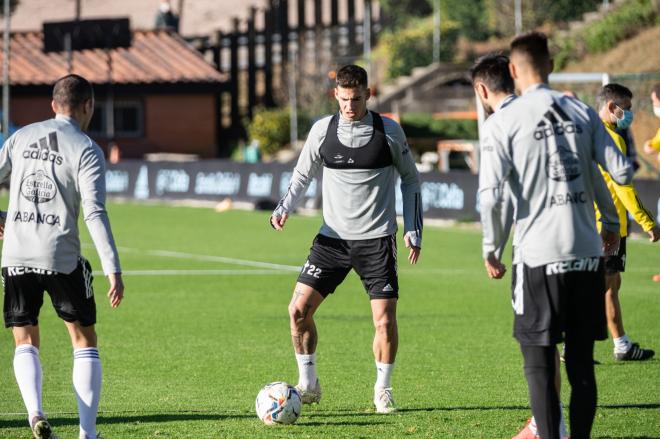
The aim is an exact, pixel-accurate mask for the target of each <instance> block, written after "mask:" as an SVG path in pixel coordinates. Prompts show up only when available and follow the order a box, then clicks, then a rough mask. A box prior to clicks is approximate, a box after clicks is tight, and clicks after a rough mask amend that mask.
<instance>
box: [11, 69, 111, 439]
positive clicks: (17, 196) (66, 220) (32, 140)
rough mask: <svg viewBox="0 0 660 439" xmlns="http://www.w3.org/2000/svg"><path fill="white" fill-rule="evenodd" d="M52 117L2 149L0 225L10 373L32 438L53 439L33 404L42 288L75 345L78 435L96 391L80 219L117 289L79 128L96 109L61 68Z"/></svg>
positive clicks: (97, 152)
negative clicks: (5, 187) (5, 188)
mask: <svg viewBox="0 0 660 439" xmlns="http://www.w3.org/2000/svg"><path fill="white" fill-rule="evenodd" d="M52 108H53V111H54V112H55V118H54V119H49V120H46V121H43V122H39V123H35V124H32V125H28V126H26V127H24V128H22V129H20V130H19V131H17V132H16V133H15V134H14V135H13V136H11V137H10V138H9V139H8V140H7V142H5V144H4V147H3V148H2V151H0V182H5V181H7V180H10V185H9V207H8V210H7V215H6V224H5V225H4V226H3V227H2V232H3V234H4V236H3V238H4V243H3V247H2V280H3V284H4V290H5V300H4V319H5V326H6V327H11V328H12V331H13V335H14V340H15V342H16V352H15V355H14V372H15V375H16V381H17V382H18V387H19V389H20V391H21V395H22V397H23V401H24V402H25V407H26V408H27V412H28V422H29V423H30V427H31V428H32V432H33V434H34V437H35V438H54V437H55V434H54V433H53V431H52V429H51V426H50V424H49V423H48V421H47V420H46V417H45V414H44V412H43V407H42V402H41V393H42V392H41V388H42V369H41V361H40V359H39V326H38V325H39V320H38V318H39V311H40V309H41V306H42V304H43V294H44V290H45V291H47V292H48V294H49V295H50V298H51V301H52V302H53V306H54V308H55V311H56V312H57V315H58V316H59V317H60V318H61V319H62V320H64V323H65V325H66V328H67V330H68V332H69V335H70V337H71V343H72V345H73V388H74V391H75V394H76V398H77V400H78V413H79V416H80V438H81V439H96V438H97V437H98V434H97V431H96V416H97V411H98V404H99V397H100V391H101V361H100V359H99V352H98V349H97V338H96V331H95V329H94V324H95V323H96V304H95V301H94V291H93V289H92V280H93V278H92V270H91V267H90V264H89V262H87V260H86V259H85V258H83V257H82V256H81V252H80V238H79V232H78V216H79V213H80V208H81V207H82V210H83V214H84V220H85V223H86V224H87V228H88V230H89V233H90V235H91V237H92V240H93V241H94V245H95V247H96V250H97V251H98V254H99V256H100V258H101V264H102V265H103V272H104V273H105V275H106V276H107V277H108V280H109V282H110V289H109V291H108V298H109V299H110V305H111V306H112V307H113V308H114V307H117V306H119V304H120V303H121V301H122V298H123V296H124V285H123V282H122V278H121V269H120V266H119V257H118V254H117V249H116V247H115V243H114V239H113V237H112V231H111V230H110V223H109V220H108V215H107V212H106V210H105V160H104V158H103V152H102V151H101V148H99V146H98V145H97V144H96V143H94V141H93V140H92V139H90V138H89V137H88V136H87V135H85V134H84V132H83V131H84V130H86V129H87V127H88V126H89V122H90V120H91V118H92V114H93V111H94V93H93V90H92V86H91V84H90V83H89V82H88V81H87V80H86V79H84V78H83V77H81V76H78V75H67V76H65V77H63V78H60V79H59V80H58V81H57V82H56V83H55V86H54V87H53V101H52Z"/></svg>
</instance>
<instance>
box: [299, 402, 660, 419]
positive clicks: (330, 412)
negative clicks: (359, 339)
mask: <svg viewBox="0 0 660 439" xmlns="http://www.w3.org/2000/svg"><path fill="white" fill-rule="evenodd" d="M598 408H599V409H606V410H619V409H642V410H654V409H658V408H660V404H659V403H646V404H606V405H599V406H598ZM491 410H514V411H515V410H529V406H527V405H510V406H490V407H485V406H474V407H410V408H407V407H403V408H399V410H398V411H397V413H398V414H405V413H416V412H453V411H458V412H460V411H491ZM375 415H376V414H375V413H374V412H373V411H368V410H365V411H355V410H351V409H345V410H341V409H339V410H338V409H335V410H328V411H325V410H318V411H313V412H305V417H307V418H314V417H321V416H322V417H328V416H346V417H349V416H356V417H357V416H375Z"/></svg>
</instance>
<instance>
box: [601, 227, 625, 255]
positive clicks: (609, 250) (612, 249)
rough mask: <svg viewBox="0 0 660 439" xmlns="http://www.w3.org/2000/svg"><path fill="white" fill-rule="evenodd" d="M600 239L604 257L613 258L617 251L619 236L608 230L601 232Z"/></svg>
mask: <svg viewBox="0 0 660 439" xmlns="http://www.w3.org/2000/svg"><path fill="white" fill-rule="evenodd" d="M600 237H601V239H602V240H603V253H604V254H605V256H606V257H607V256H614V255H616V254H617V253H618V251H619V242H620V241H621V236H619V234H618V233H617V232H611V231H609V230H605V229H603V230H601V232H600Z"/></svg>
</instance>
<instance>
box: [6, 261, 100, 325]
mask: <svg viewBox="0 0 660 439" xmlns="http://www.w3.org/2000/svg"><path fill="white" fill-rule="evenodd" d="M93 280H94V278H93V277H92V267H91V266H90V265H89V262H88V261H87V260H86V259H84V258H82V257H81V258H80V259H79V260H78V266H77V267H76V269H75V270H73V271H72V272H71V273H69V274H62V273H57V272H53V271H46V270H42V269H38V268H28V267H4V268H3V269H2V281H3V284H4V288H5V303H4V315H5V327H7V328H9V327H12V326H28V325H33V326H36V325H37V324H39V310H40V309H41V305H43V303H44V291H48V294H49V295H50V300H51V302H52V303H53V307H54V308H55V311H56V312H57V315H58V316H60V318H61V319H62V320H65V321H67V322H75V321H78V322H80V324H81V325H82V326H90V325H93V324H95V323H96V303H95V302H94V290H93V288H92V281H93Z"/></svg>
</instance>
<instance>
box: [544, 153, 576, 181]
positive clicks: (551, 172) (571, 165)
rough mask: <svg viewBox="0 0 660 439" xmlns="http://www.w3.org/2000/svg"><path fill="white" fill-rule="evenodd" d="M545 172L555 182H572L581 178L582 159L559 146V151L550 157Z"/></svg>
mask: <svg viewBox="0 0 660 439" xmlns="http://www.w3.org/2000/svg"><path fill="white" fill-rule="evenodd" d="M545 171H546V174H547V175H548V177H549V178H551V179H553V180H555V181H571V180H575V179H576V178H578V177H579V176H580V158H579V157H578V155H577V153H575V152H573V151H571V150H570V149H569V148H567V147H565V146H562V145H557V151H556V152H554V153H552V154H550V155H549V156H548V162H547V163H546V165H545Z"/></svg>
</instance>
